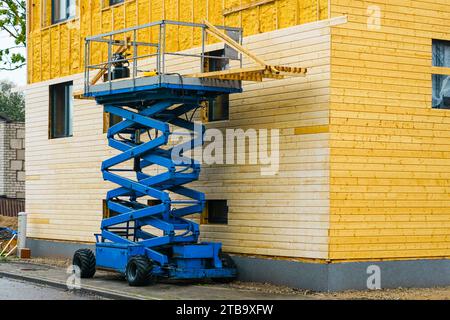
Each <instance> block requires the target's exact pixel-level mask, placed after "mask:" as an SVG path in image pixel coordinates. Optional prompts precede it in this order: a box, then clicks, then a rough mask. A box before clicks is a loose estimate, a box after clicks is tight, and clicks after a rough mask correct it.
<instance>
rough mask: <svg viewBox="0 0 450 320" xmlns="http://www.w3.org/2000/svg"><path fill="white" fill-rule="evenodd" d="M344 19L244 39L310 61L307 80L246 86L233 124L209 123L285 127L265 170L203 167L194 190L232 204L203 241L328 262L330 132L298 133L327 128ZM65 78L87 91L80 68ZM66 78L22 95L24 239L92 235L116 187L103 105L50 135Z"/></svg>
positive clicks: (85, 107) (258, 49)
mask: <svg viewBox="0 0 450 320" xmlns="http://www.w3.org/2000/svg"><path fill="white" fill-rule="evenodd" d="M340 20H342V19H337V20H336V21H334V22H333V21H322V22H317V23H311V24H307V25H301V26H294V27H290V28H285V29H283V30H277V31H272V32H267V33H264V34H258V35H254V36H249V37H246V38H245V39H244V43H245V44H246V46H248V47H249V48H251V49H252V50H253V51H254V52H255V53H256V54H258V55H260V56H261V57H262V58H264V59H266V60H267V61H268V62H269V63H272V64H274V63H277V64H289V65H292V66H303V67H307V68H308V76H307V77H306V78H298V77H295V78H289V79H284V80H274V81H272V80H269V81H264V82H262V83H245V84H244V92H243V93H242V94H233V95H231V96H230V120H229V121H222V122H217V123H208V124H207V127H208V128H212V127H215V128H218V129H220V130H223V129H225V128H241V129H243V130H246V129H248V128H256V129H258V128H268V129H271V128H273V129H279V130H280V168H279V172H278V174H277V175H275V176H263V175H261V172H260V169H261V167H260V165H203V166H202V173H201V177H200V180H199V181H197V182H195V183H193V184H192V186H193V187H195V188H197V189H199V190H201V191H203V192H205V193H206V197H207V199H219V200H220V199H226V200H227V201H228V206H229V214H228V225H212V224H211V225H202V226H201V232H202V233H201V234H202V238H203V240H207V241H209V240H211V241H221V242H222V243H223V245H224V250H226V251H229V252H234V253H247V254H260V255H271V256H285V257H304V258H318V259H326V258H327V256H328V240H327V237H328V221H329V145H328V136H329V134H328V133H327V132H322V130H320V131H319V132H307V130H306V131H303V133H302V134H296V130H297V131H298V130H301V129H299V128H302V127H306V128H311V127H322V126H328V125H329V112H328V101H329V86H330V83H329V81H330V73H329V70H330V25H331V24H333V23H337V22H339V21H340ZM278 44H279V45H280V49H278V50H279V51H277V47H276V45H278ZM214 46H216V47H217V45H213V46H211V48H213V47H214ZM284 48H288V50H289V54H286V51H284ZM177 59H178V58H174V60H173V61H169V63H171V65H172V66H173V67H174V68H176V67H177V63H179V65H178V69H180V70H181V69H189V68H192V65H189V64H186V62H184V61H183V59H178V60H177ZM248 63H249V61H245V64H248ZM69 78H70V79H74V86H75V88H74V90H76V89H81V86H82V79H81V78H82V76H81V75H80V74H79V75H76V76H71V77H69ZM67 79H68V78H67V77H66V78H60V79H55V80H51V81H47V82H40V83H35V84H32V85H29V86H28V90H27V92H26V105H27V108H26V124H27V130H26V135H27V136H26V144H27V145H26V154H27V161H26V166H27V167H26V172H27V183H26V192H27V203H26V205H27V208H26V210H27V212H29V217H30V221H29V227H28V236H29V237H35V238H43V239H53V240H72V241H93V240H94V238H93V233H95V232H98V230H99V226H100V221H101V214H102V199H103V198H104V197H105V194H106V192H107V190H108V189H110V188H112V187H113V186H112V185H111V184H109V183H106V182H104V181H103V180H102V178H101V172H100V165H101V161H102V160H104V159H106V158H107V157H110V156H111V155H112V154H114V151H112V150H110V149H109V148H108V147H107V142H106V135H105V134H103V132H102V131H103V124H102V121H103V117H102V108H101V106H98V105H95V103H92V101H86V100H76V101H75V105H74V115H73V119H74V125H73V137H70V138H64V139H54V140H48V138H47V136H48V135H47V127H48V116H47V114H48V86H49V84H52V83H55V82H63V81H66V80H67ZM46 221H48V223H44V222H46Z"/></svg>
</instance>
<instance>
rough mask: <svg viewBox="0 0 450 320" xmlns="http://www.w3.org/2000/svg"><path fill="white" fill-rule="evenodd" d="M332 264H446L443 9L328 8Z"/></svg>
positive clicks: (335, 1) (448, 154) (449, 116)
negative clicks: (437, 105) (439, 43)
mask: <svg viewBox="0 0 450 320" xmlns="http://www.w3.org/2000/svg"><path fill="white" fill-rule="evenodd" d="M331 4H332V6H331V12H332V15H333V16H339V15H342V14H348V19H349V22H348V23H347V24H343V25H339V26H335V27H333V28H332V46H331V51H332V57H331V64H332V69H331V106H330V132H331V137H330V147H331V160H330V162H331V165H330V169H331V171H330V180H331V181H330V182H331V186H330V188H331V189H330V192H331V193H330V206H331V217H330V246H329V250H330V259H332V260H345V261H348V260H377V259H406V258H439V257H450V198H449V195H450V139H449V138H450V111H449V110H440V109H432V108H431V99H432V82H431V79H432V77H431V74H432V68H431V66H432V39H433V38H434V39H446V40H449V34H450V26H449V24H448V16H449V15H450V7H449V6H448V2H447V1H443V0H429V1H425V2H424V1H415V0H412V1H400V0H394V1H389V2H386V1H384V0H371V1H352V0H332V1H331Z"/></svg>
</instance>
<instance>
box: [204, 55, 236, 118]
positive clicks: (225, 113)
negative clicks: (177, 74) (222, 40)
mask: <svg viewBox="0 0 450 320" xmlns="http://www.w3.org/2000/svg"><path fill="white" fill-rule="evenodd" d="M205 54H206V55H207V56H212V57H211V58H205V65H204V70H205V72H211V71H222V70H226V69H228V68H229V63H230V62H229V59H223V57H225V50H216V51H211V52H206V53H205ZM213 57H220V58H219V59H218V58H213ZM229 109H230V101H229V95H228V94H223V95H221V96H218V97H217V98H216V99H214V100H212V101H210V102H208V121H209V122H212V121H220V120H228V119H229Z"/></svg>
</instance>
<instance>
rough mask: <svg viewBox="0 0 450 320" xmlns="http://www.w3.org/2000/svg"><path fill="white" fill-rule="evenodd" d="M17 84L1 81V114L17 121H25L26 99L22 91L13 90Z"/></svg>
mask: <svg viewBox="0 0 450 320" xmlns="http://www.w3.org/2000/svg"><path fill="white" fill-rule="evenodd" d="M14 87H15V85H14V84H13V83H12V82H9V81H0V115H4V116H6V117H7V118H9V119H11V120H15V121H25V99H24V96H23V94H22V93H21V92H13V91H14V90H12V89H13V88H14Z"/></svg>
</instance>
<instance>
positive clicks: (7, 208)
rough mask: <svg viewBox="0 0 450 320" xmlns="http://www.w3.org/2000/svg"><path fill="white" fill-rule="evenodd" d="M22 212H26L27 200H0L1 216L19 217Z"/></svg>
mask: <svg viewBox="0 0 450 320" xmlns="http://www.w3.org/2000/svg"><path fill="white" fill-rule="evenodd" d="M22 211H25V200H22V199H7V198H0V215H2V216H7V217H17V215H18V214H19V212H22Z"/></svg>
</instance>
